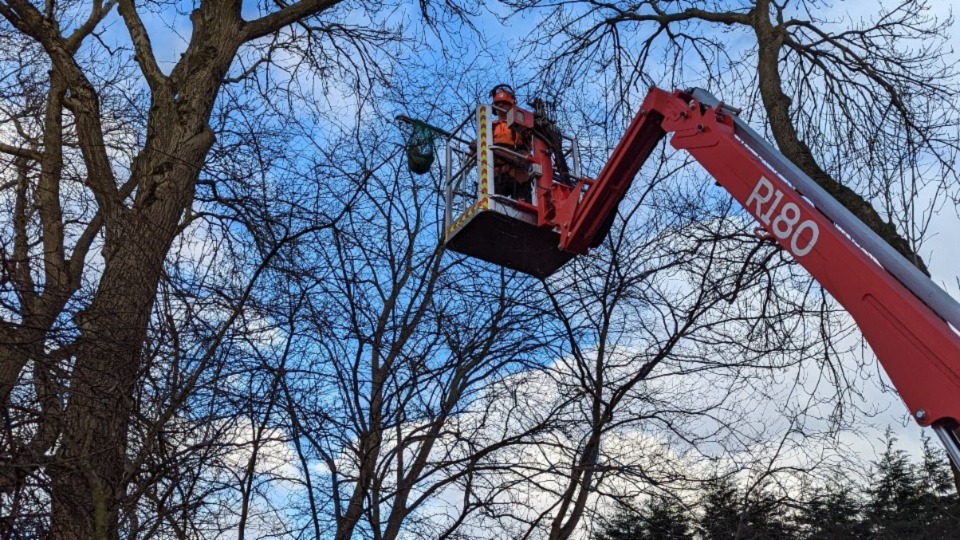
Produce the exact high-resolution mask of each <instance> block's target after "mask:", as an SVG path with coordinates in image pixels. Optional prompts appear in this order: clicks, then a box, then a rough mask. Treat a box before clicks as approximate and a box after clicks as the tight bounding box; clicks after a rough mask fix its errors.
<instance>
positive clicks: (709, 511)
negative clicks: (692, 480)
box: [697, 478, 741, 540]
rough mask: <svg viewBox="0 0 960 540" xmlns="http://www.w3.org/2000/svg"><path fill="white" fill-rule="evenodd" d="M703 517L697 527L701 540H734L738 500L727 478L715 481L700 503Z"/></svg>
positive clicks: (736, 527) (735, 490)
mask: <svg viewBox="0 0 960 540" xmlns="http://www.w3.org/2000/svg"><path fill="white" fill-rule="evenodd" d="M701 504H702V506H703V515H702V516H701V517H700V520H699V524H698V525H699V526H698V527H697V529H698V532H699V534H700V537H701V538H702V539H703V540H727V539H729V538H735V537H736V536H737V531H738V529H739V527H740V507H741V505H740V498H739V495H738V493H737V488H736V486H734V484H733V482H732V481H731V480H730V479H729V478H718V479H715V480H714V481H713V482H711V483H710V484H709V485H708V486H707V490H706V493H705V494H704V495H703V499H702V501H701Z"/></svg>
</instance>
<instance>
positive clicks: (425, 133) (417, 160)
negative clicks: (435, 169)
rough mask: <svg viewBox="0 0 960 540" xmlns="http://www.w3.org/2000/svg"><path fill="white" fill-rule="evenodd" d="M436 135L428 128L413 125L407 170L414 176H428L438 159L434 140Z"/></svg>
mask: <svg viewBox="0 0 960 540" xmlns="http://www.w3.org/2000/svg"><path fill="white" fill-rule="evenodd" d="M436 136H437V135H436V133H434V131H433V130H432V129H430V128H428V127H426V126H422V125H420V124H414V125H413V131H412V132H411V133H410V138H409V139H407V168H409V169H410V172H412V173H414V174H427V172H429V171H430V166H431V165H433V160H434V159H435V158H436V152H435V151H434V145H433V143H434V139H436Z"/></svg>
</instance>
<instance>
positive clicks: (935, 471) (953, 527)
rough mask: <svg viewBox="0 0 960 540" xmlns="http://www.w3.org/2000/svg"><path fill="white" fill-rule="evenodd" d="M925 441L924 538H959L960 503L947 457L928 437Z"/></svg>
mask: <svg viewBox="0 0 960 540" xmlns="http://www.w3.org/2000/svg"><path fill="white" fill-rule="evenodd" d="M922 442H923V461H922V463H921V464H920V477H921V485H922V490H923V491H922V493H921V495H920V497H921V500H922V505H921V510H920V512H919V513H918V515H917V521H919V522H920V525H921V526H922V528H923V531H924V532H923V537H922V538H929V539H934V538H938V539H939V538H943V539H960V501H958V498H957V493H956V489H955V488H954V484H953V475H952V473H951V471H950V466H949V465H948V461H947V458H946V455H944V452H943V450H941V449H940V448H939V447H938V446H937V445H936V444H935V443H933V442H932V441H931V440H930V438H929V437H927V436H926V434H924V435H923V437H922Z"/></svg>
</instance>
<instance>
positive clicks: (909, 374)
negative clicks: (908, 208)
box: [556, 88, 960, 426]
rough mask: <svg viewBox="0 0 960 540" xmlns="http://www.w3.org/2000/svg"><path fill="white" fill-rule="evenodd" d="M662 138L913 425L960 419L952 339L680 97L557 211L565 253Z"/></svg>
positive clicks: (721, 121)
mask: <svg viewBox="0 0 960 540" xmlns="http://www.w3.org/2000/svg"><path fill="white" fill-rule="evenodd" d="M665 133H673V136H672V137H671V141H670V142H671V145H672V146H673V147H674V148H677V149H682V150H687V151H688V152H690V154H691V155H692V156H693V157H694V158H695V159H696V160H697V161H699V162H700V164H701V165H702V166H703V167H704V168H705V169H706V170H707V172H709V173H710V174H711V175H712V176H713V177H714V178H715V179H716V180H717V181H718V182H719V183H720V185H721V186H723V187H724V188H725V189H726V190H727V191H728V192H730V194H731V195H733V197H734V198H735V199H737V201H738V202H739V203H740V204H741V205H742V206H743V207H744V208H745V209H746V210H747V212H748V213H750V214H751V215H752V216H753V217H754V218H756V219H757V221H758V222H760V224H761V225H762V226H763V227H764V229H765V230H766V231H767V232H768V233H769V234H770V235H771V236H772V237H773V238H774V239H775V240H776V241H777V242H778V243H779V244H780V245H781V246H782V247H783V248H784V249H786V250H787V251H789V252H790V253H791V254H792V255H793V256H794V257H795V258H796V260H797V261H798V262H799V263H800V264H801V265H802V266H803V267H804V268H806V269H807V271H808V272H810V274H811V275H812V276H813V278H814V279H816V280H817V281H818V282H819V283H820V284H821V285H822V286H823V288H824V289H826V290H827V291H828V292H829V293H830V294H831V295H832V296H833V297H834V298H835V299H836V300H837V301H838V302H839V303H840V304H841V305H842V306H843V307H844V308H845V309H846V310H847V312H848V313H850V315H851V316H852V317H853V319H854V320H855V321H856V322H857V324H858V325H859V327H860V330H861V332H862V333H863V336H864V337H865V338H866V340H867V342H868V343H870V345H871V347H872V348H873V351H874V353H875V354H876V355H877V358H878V359H879V360H880V363H881V364H882V365H883V367H884V369H885V370H886V372H887V375H888V376H889V377H890V380H891V381H892V382H893V384H894V386H895V387H896V389H897V391H898V392H899V393H900V396H901V397H902V398H903V400H904V402H905V403H906V404H907V407H908V408H909V409H910V412H911V413H912V414H913V415H914V418H915V419H917V421H918V422H919V423H920V424H921V425H924V426H926V425H930V424H933V423H935V422H938V421H940V420H944V419H950V420H953V421H958V420H960V336H958V335H957V333H956V332H954V331H953V329H951V328H950V326H949V325H947V324H946V323H945V322H944V321H943V320H942V319H940V318H939V317H937V316H936V314H934V313H933V312H932V311H931V310H930V308H928V307H927V306H926V305H924V304H923V303H922V302H920V300H918V299H917V297H916V296H915V295H914V294H913V293H911V292H910V291H909V290H908V289H907V288H906V287H904V286H903V285H902V284H901V283H900V282H899V281H897V280H896V279H894V278H893V277H892V276H891V275H890V274H889V273H888V272H887V271H886V270H884V269H883V268H882V267H881V266H879V265H878V264H877V263H876V262H875V261H874V260H873V259H872V258H871V257H870V256H869V255H868V254H867V253H866V252H864V251H863V250H862V249H860V248H859V247H858V246H857V245H856V244H854V243H853V242H852V241H851V240H850V239H849V238H848V237H847V236H846V235H845V234H844V233H843V232H842V231H840V230H839V229H837V227H836V226H835V225H834V224H833V223H832V222H831V221H830V220H829V219H828V218H827V217H826V216H824V215H823V214H821V213H820V212H819V211H818V210H817V209H816V208H815V207H814V206H813V205H812V204H810V203H809V202H808V201H807V200H806V199H804V198H803V196H802V195H801V194H800V193H798V192H797V191H796V190H794V189H793V187H792V186H790V185H789V184H788V183H787V182H786V181H784V180H783V179H781V178H780V176H779V175H778V174H777V173H776V172H775V171H773V170H772V169H770V168H769V167H768V166H767V165H766V164H765V163H764V162H763V161H761V160H760V159H759V158H758V157H757V155H756V154H754V153H753V152H752V151H750V149H749V148H748V147H746V146H745V145H744V144H743V143H742V142H741V141H740V140H739V139H737V138H736V136H735V131H734V128H733V126H732V122H731V121H730V120H729V117H725V116H724V115H723V114H718V113H717V111H715V110H714V109H712V108H709V107H705V106H702V105H701V104H700V103H697V102H696V101H694V100H692V99H691V98H690V96H689V95H687V94H684V93H680V92H676V93H673V94H670V93H667V92H664V91H662V90H659V89H656V88H655V89H652V90H651V91H650V94H648V96H647V98H646V100H645V101H644V105H643V108H642V109H641V111H640V113H639V114H638V115H637V117H636V118H635V119H634V120H633V122H632V124H631V126H630V129H629V131H628V132H627V134H626V135H625V136H624V139H623V140H622V141H621V143H620V144H619V145H618V146H617V149H616V151H615V152H614V154H613V155H612V156H611V158H610V161H609V162H608V163H607V165H606V166H605V167H604V169H603V171H602V172H601V174H600V176H599V177H598V179H597V181H596V183H595V184H594V185H592V186H591V187H590V188H589V189H588V190H587V192H586V194H585V195H584V196H583V199H582V200H581V201H579V203H580V204H578V205H576V207H575V208H562V207H561V206H560V205H558V212H557V216H558V218H561V219H562V216H563V215H565V214H566V215H572V218H571V219H569V220H564V221H566V223H564V221H561V220H560V219H558V222H557V224H556V225H557V226H558V227H559V228H560V229H561V242H562V243H561V246H562V247H564V249H567V250H569V251H575V252H583V251H585V250H586V247H587V246H588V245H589V244H590V242H591V241H592V240H593V239H594V238H595V235H596V234H597V233H598V231H600V230H601V228H602V227H603V224H604V223H609V221H608V220H609V219H610V218H611V216H612V215H613V212H615V211H616V207H617V205H618V204H619V202H620V200H621V199H622V198H623V194H624V193H625V192H626V190H627V189H628V188H629V186H630V183H631V182H632V180H633V177H634V176H635V175H636V173H637V172H638V171H639V168H640V166H641V165H642V164H643V161H644V160H645V159H646V158H647V157H648V156H649V154H650V152H651V151H652V149H653V147H654V146H655V145H656V143H657V142H658V141H659V140H660V139H661V138H663V136H664V134H665ZM571 199H572V197H571ZM563 202H567V201H563ZM571 202H573V201H571Z"/></svg>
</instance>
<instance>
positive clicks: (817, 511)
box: [798, 479, 869, 540]
mask: <svg viewBox="0 0 960 540" xmlns="http://www.w3.org/2000/svg"><path fill="white" fill-rule="evenodd" d="M841 480H843V482H842V483H836V484H832V485H830V486H828V487H826V488H823V489H819V490H817V491H815V492H814V494H813V496H812V497H810V498H809V499H807V500H806V501H805V502H804V505H803V509H802V510H801V512H800V515H799V518H798V521H799V524H800V525H801V526H802V527H803V529H804V534H803V535H802V538H806V539H808V540H845V539H852V540H857V539H867V538H869V530H868V527H867V524H865V523H864V522H863V517H862V511H863V502H862V500H861V499H860V496H859V486H857V485H856V484H855V483H854V482H853V481H851V480H849V479H841Z"/></svg>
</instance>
